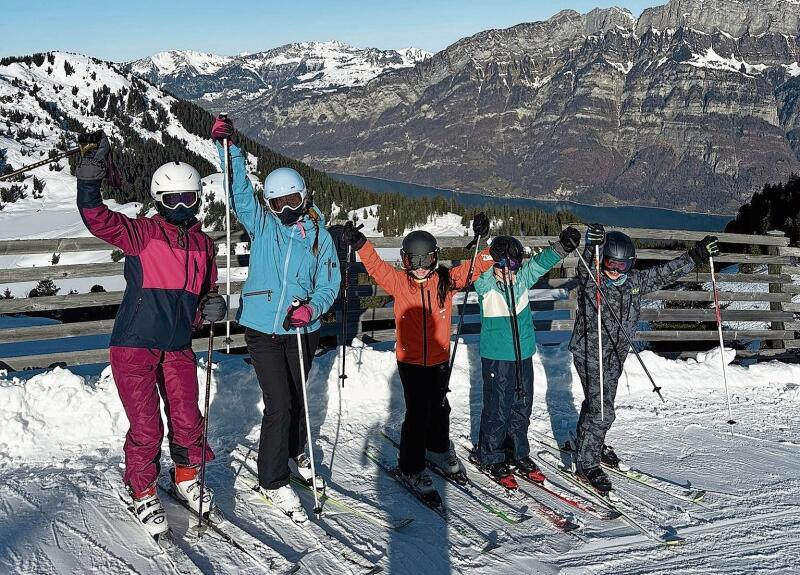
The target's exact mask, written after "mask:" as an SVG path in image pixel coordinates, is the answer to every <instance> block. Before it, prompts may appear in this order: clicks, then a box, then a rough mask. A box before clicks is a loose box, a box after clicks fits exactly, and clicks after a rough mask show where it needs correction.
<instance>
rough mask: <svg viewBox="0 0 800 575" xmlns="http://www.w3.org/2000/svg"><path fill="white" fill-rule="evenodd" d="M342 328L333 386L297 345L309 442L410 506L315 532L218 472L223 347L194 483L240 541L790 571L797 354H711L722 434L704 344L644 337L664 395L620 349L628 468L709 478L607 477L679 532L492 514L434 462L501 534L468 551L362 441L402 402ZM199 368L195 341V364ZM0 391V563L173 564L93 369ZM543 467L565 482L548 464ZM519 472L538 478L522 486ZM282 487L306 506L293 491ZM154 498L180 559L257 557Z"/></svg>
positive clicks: (337, 517) (517, 565)
mask: <svg viewBox="0 0 800 575" xmlns="http://www.w3.org/2000/svg"><path fill="white" fill-rule="evenodd" d="M356 345H357V346H358V347H354V348H351V349H350V350H349V352H348V357H347V361H348V363H347V371H348V376H349V377H348V379H347V381H346V387H345V388H344V389H342V388H341V387H339V385H338V379H337V375H338V359H337V355H336V354H335V353H327V354H323V355H321V356H319V357H318V358H317V359H316V361H315V367H314V370H313V371H312V374H311V377H310V381H309V395H310V401H311V418H312V427H313V433H314V437H315V454H316V456H317V457H318V458H319V459H318V461H320V460H321V462H322V463H321V473H322V474H323V475H324V476H325V477H326V480H327V481H328V482H329V485H330V489H331V491H330V493H331V495H333V496H334V497H335V496H337V494H341V495H342V496H344V497H347V498H348V501H354V502H355V503H353V504H354V505H355V506H359V505H360V506H361V507H360V508H361V509H362V510H364V511H367V512H369V511H370V510H371V507H370V506H369V503H370V502H372V504H373V505H374V504H375V502H376V501H379V503H378V506H379V507H380V508H381V510H382V511H383V512H384V513H385V514H386V515H387V516H388V517H393V518H403V517H411V518H413V519H414V521H413V523H411V524H410V525H408V526H406V527H403V528H401V529H399V530H395V531H392V530H389V529H388V528H384V527H380V526H377V525H376V524H374V523H371V522H367V521H365V520H363V519H362V518H360V517H358V516H356V515H352V514H349V513H345V512H341V511H340V510H338V509H335V508H333V507H331V506H330V505H329V506H327V507H326V508H325V513H324V514H323V519H322V521H323V523H324V524H325V526H326V529H327V531H328V532H329V533H331V534H332V536H333V537H334V538H335V541H332V540H330V539H328V537H327V536H326V535H319V534H318V533H317V532H315V531H314V530H311V529H305V530H304V529H303V528H299V527H296V526H294V525H293V524H291V523H289V522H288V520H286V519H284V518H283V517H282V516H280V515H279V514H277V512H276V511H275V509H274V508H271V507H270V506H268V505H265V504H264V503H263V502H261V500H260V498H259V497H258V496H257V495H256V494H255V493H252V492H251V491H250V490H249V486H251V485H252V478H251V477H250V476H248V475H247V473H246V472H245V473H242V474H241V476H240V477H239V479H238V480H237V479H236V476H237V466H236V464H235V462H234V460H233V459H232V458H231V457H230V455H229V454H230V453H231V451H232V450H233V448H234V447H235V446H236V445H237V444H243V445H246V446H250V447H254V446H256V445H257V443H258V431H259V423H260V417H261V410H262V409H263V404H262V403H261V394H260V391H259V389H258V385H257V382H256V380H255V376H254V373H253V371H252V368H251V367H250V366H249V365H248V364H247V363H245V362H244V361H242V360H241V358H236V357H230V358H228V357H225V356H224V355H220V356H218V357H220V358H221V361H220V362H219V363H217V364H215V368H214V372H213V381H212V403H211V419H210V438H211V441H212V445H213V447H214V449H215V451H216V453H217V459H216V460H215V461H213V462H212V463H211V464H210V465H209V471H208V477H209V479H208V481H209V484H210V485H211V486H212V487H213V488H215V491H216V494H217V498H218V503H219V505H220V508H221V509H222V511H223V513H224V514H225V515H226V517H227V518H228V519H229V520H231V522H232V523H233V524H234V525H235V526H236V527H238V528H240V529H242V530H243V531H244V532H246V533H247V534H249V540H248V541H244V542H245V543H247V544H248V545H251V544H255V543H254V539H253V538H255V539H257V540H259V541H260V542H261V543H263V544H264V545H267V546H268V547H271V548H273V549H275V550H276V551H277V552H278V553H280V554H281V555H283V556H285V557H286V558H288V559H289V560H290V561H292V562H299V564H300V572H301V573H316V574H320V575H340V574H342V573H363V572H364V569H363V568H361V567H359V566H358V565H356V564H354V563H352V562H351V561H349V560H348V559H347V558H345V557H344V555H348V556H351V558H356V559H358V561H361V562H362V563H365V562H374V563H376V564H377V565H378V566H380V567H382V568H383V569H384V572H386V573H397V574H405V573H413V574H416V573H426V574H427V573H470V574H472V573H478V574H482V573H486V574H489V573H492V574H495V573H545V574H549V573H565V574H579V573H589V574H600V573H614V574H624V575H628V574H631V575H632V574H638V573H648V574H650V573H656V574H668V573H678V572H680V573H690V574H700V575H706V574H712V573H713V574H715V573H726V574H739V573H741V574H745V573H748V574H751V573H780V574H783V573H786V574H789V573H794V572H796V565H797V563H798V561H800V547H798V545H797V543H798V539H800V536H798V535H797V533H798V531H799V530H800V514H798V513H797V512H796V510H797V508H798V505H800V473H798V471H800V459H799V457H800V433H799V432H798V426H797V420H798V415H797V413H798V404H800V391H799V389H800V388H798V386H797V385H796V384H795V383H794V381H796V380H797V379H798V375H800V368H798V367H797V366H793V365H786V364H781V363H778V362H771V363H766V364H757V365H753V366H750V367H741V366H730V367H729V370H730V371H729V376H728V378H729V385H730V388H731V401H732V403H733V405H732V408H733V413H734V416H735V418H736V420H737V422H738V423H737V424H736V425H735V429H734V435H731V433H730V431H729V428H728V426H727V425H726V424H725V423H724V422H725V420H726V419H727V411H726V406H725V394H724V391H723V390H722V384H721V381H720V377H719V375H720V374H719V355H718V350H712V352H709V353H707V354H705V355H703V354H701V356H699V358H698V360H697V361H671V360H666V359H663V358H660V357H658V356H655V355H654V354H651V353H650V352H644V353H643V356H644V360H645V361H646V362H647V364H648V366H649V367H650V369H651V371H652V372H653V375H654V377H655V378H656V380H657V381H658V382H659V384H660V385H663V386H664V394H665V397H666V399H667V403H666V404H661V403H657V402H656V400H655V398H654V396H653V394H652V392H651V391H650V386H649V383H648V382H647V380H646V378H645V377H644V375H643V373H642V372H641V368H640V367H639V366H638V364H634V363H630V362H629V363H628V364H627V365H626V372H625V374H624V376H623V378H622V379H621V381H620V387H619V391H618V394H617V405H618V408H617V420H616V422H615V425H614V427H613V428H612V431H611V433H610V435H609V439H610V441H611V442H612V443H613V444H614V445H615V446H616V448H617V452H618V453H620V454H621V455H622V456H623V457H624V458H625V459H626V461H628V462H629V463H630V464H631V465H632V466H633V467H634V468H637V469H641V470H643V471H646V472H650V473H652V474H654V475H656V476H659V477H661V478H664V479H665V480H668V481H673V482H676V483H679V484H680V485H682V486H684V487H687V488H688V487H693V488H703V489H707V490H708V494H707V495H706V498H705V500H704V501H703V503H702V505H696V504H694V503H690V502H687V501H683V500H678V499H676V498H674V497H672V496H670V495H667V494H663V493H660V492H657V491H655V490H653V489H650V488H648V487H644V486H641V485H639V484H637V483H634V482H632V481H629V480H627V479H624V478H621V477H616V476H612V479H613V480H614V482H615V486H616V488H617V489H618V490H619V492H620V494H621V495H623V496H624V497H626V499H628V500H630V501H631V503H632V505H633V507H634V511H633V514H634V516H635V518H636V519H637V520H638V521H639V522H641V523H642V524H643V525H645V526H646V527H647V528H648V529H650V530H652V531H653V532H655V533H661V532H665V531H672V530H674V531H676V532H677V533H678V535H681V536H683V537H685V538H686V541H685V542H684V543H683V544H682V545H681V546H678V547H667V546H664V545H662V544H659V543H657V542H655V541H653V540H652V539H649V538H647V537H645V536H643V535H642V534H641V533H640V532H638V531H635V530H633V529H632V528H631V527H630V526H628V525H627V524H626V523H624V522H623V521H621V520H614V521H601V520H598V519H594V518H591V517H589V516H588V515H583V514H580V513H578V514H577V515H575V516H576V518H578V519H579V520H580V521H581V522H582V523H583V528H582V529H581V530H579V531H577V532H575V533H574V534H566V533H562V532H559V531H556V530H554V529H553V528H552V526H550V525H549V524H548V523H547V522H545V521H544V520H542V519H541V518H540V517H539V516H538V515H537V514H536V513H535V512H534V511H533V506H534V505H535V504H534V502H533V500H532V499H529V498H526V497H522V496H520V495H517V496H513V497H510V498H508V500H507V503H508V505H510V506H514V507H517V508H522V510H523V511H525V510H527V513H528V514H530V515H531V516H532V517H531V518H529V519H527V520H526V521H524V522H523V523H520V524H510V523H506V522H504V521H502V520H501V519H499V518H497V517H495V516H494V515H491V514H489V513H486V512H484V511H483V510H481V509H480V507H479V506H478V505H477V504H476V503H475V502H474V501H473V500H470V499H469V498H468V497H467V496H466V495H464V494H463V493H461V492H460V491H458V490H457V489H455V488H453V487H452V486H451V485H448V484H446V483H444V482H443V481H441V480H440V479H439V478H435V482H436V484H437V485H438V486H439V488H440V490H441V491H442V494H443V498H444V500H445V502H446V504H447V505H448V506H449V507H450V508H451V510H452V511H453V512H454V513H456V514H458V515H459V516H460V517H461V518H462V519H463V520H465V521H464V522H466V523H469V524H470V525H472V526H473V527H474V528H475V529H477V531H479V532H480V533H482V534H483V535H484V536H485V537H486V538H487V539H489V540H492V541H495V542H496V543H498V544H500V548H499V549H498V550H495V551H493V552H489V553H483V554H481V553H480V549H479V548H478V546H477V545H475V544H474V543H473V542H472V541H470V539H469V538H468V536H469V535H470V532H469V531H467V532H465V534H466V535H467V536H465V535H464V534H461V533H459V532H457V531H456V530H455V529H454V528H452V527H451V526H448V525H447V524H445V523H444V522H443V521H442V520H441V518H440V517H439V516H437V515H436V514H435V513H433V512H432V511H431V510H429V509H427V508H425V507H424V506H422V505H421V504H420V503H419V502H418V501H417V500H416V499H414V498H413V497H412V496H410V495H409V494H408V493H407V492H406V491H405V490H404V489H403V488H402V487H401V486H400V485H399V484H397V483H396V482H395V481H394V480H393V479H392V478H390V477H388V476H387V475H386V474H385V473H383V472H382V471H380V470H379V469H378V467H377V466H375V465H374V464H373V463H371V462H370V461H369V460H367V459H366V458H365V456H364V455H363V450H364V447H365V446H366V444H367V443H368V442H369V443H371V444H373V445H375V446H376V447H378V448H379V449H381V450H383V451H384V452H385V453H387V454H391V456H392V457H393V456H394V455H393V454H394V453H395V451H394V448H393V447H391V446H390V445H389V444H388V443H387V442H386V441H385V440H382V439H381V437H380V433H379V432H380V430H382V429H387V430H388V431H389V433H391V434H394V435H397V434H398V433H399V427H400V423H401V422H402V414H403V408H404V405H403V399H402V390H401V388H400V384H399V379H398V376H397V373H396V364H395V361H394V355H393V352H392V351H391V350H390V349H388V348H386V347H385V346H384V347H380V346H379V347H376V348H374V349H373V348H370V347H366V346H362V345H361V344H360V343H359V342H356ZM539 351H540V353H539V354H537V356H536V358H535V361H534V367H535V381H536V389H535V397H534V411H533V417H532V426H533V428H534V429H536V430H537V431H539V432H542V433H546V434H548V435H552V434H555V436H556V437H557V438H558V439H559V441H563V440H564V439H566V438H568V437H569V433H570V431H571V430H572V429H574V425H575V421H576V419H577V410H578V407H579V400H580V397H581V391H580V384H579V382H578V379H577V377H576V375H575V374H574V372H573V371H572V370H571V369H568V368H569V367H570V366H571V357H570V355H569V353H568V352H567V351H566V350H565V349H563V348H561V347H558V346H554V347H549V346H547V347H540V350H539ZM477 353H478V350H477V346H476V345H475V344H474V343H472V342H470V341H469V340H468V341H467V342H466V343H465V345H463V346H459V357H458V362H457V364H456V367H455V369H454V373H453V381H452V384H451V388H452V392H451V393H450V395H449V398H450V401H451V403H452V408H453V411H452V415H451V436H452V437H453V438H454V439H456V440H457V438H458V437H460V436H465V435H470V436H472V437H473V438H474V437H475V436H476V433H477V429H478V418H479V415H480V412H479V409H480V404H481V381H480V364H479V361H478V356H477ZM730 355H731V354H730V352H729V353H727V354H726V359H728V356H730ZM203 370H204V365H203V362H202V361H201V365H200V366H198V375H200V376H202V375H203V373H204V371H203ZM201 381H203V380H202V379H201ZM201 397H202V394H201ZM340 400H341V401H340ZM0 405H2V406H4V407H2V408H0V410H2V420H3V422H4V423H3V426H2V427H0V572H9V573H45V572H46V573H57V574H61V573H63V574H66V573H77V572H90V571H94V572H104V573H105V572H113V573H154V574H155V573H172V572H173V570H172V566H171V564H170V563H169V562H168V561H167V560H166V558H165V557H164V556H163V554H162V553H161V552H160V549H159V548H158V547H157V546H156V545H155V543H153V542H152V541H151V540H150V539H149V538H148V537H147V535H145V534H144V532H143V531H142V530H141V528H140V527H139V526H138V525H137V524H136V523H135V522H134V521H133V519H132V518H131V517H130V515H129V514H128V512H127V510H125V509H124V507H123V506H122V505H121V503H120V502H119V499H118V497H117V495H116V493H115V492H114V491H113V490H112V489H111V488H110V486H109V476H111V477H114V476H116V477H119V476H120V468H119V466H120V462H121V461H122V451H121V448H122V441H123V434H124V432H125V430H126V429H127V420H126V419H125V415H124V412H123V411H122V409H121V406H120V405H119V402H118V400H117V398H116V389H115V386H114V382H113V378H112V377H111V374H110V370H108V369H106V370H105V371H103V373H98V374H97V375H95V376H93V377H89V378H88V379H84V378H81V377H78V376H76V375H73V374H72V373H70V372H69V371H67V370H63V369H55V370H53V371H50V372H48V373H45V374H40V375H36V376H33V377H28V378H26V379H19V378H15V379H10V380H9V379H6V380H0ZM165 447H166V446H165ZM531 448H532V451H533V452H534V453H536V452H538V451H540V450H541V449H543V448H542V447H541V446H540V444H539V443H537V442H536V441H535V440H534V438H533V437H531ZM166 453H167V451H166V449H165V450H164V454H165V455H164V460H163V467H164V468H167V467H168V466H169V461H168V458H167V456H166ZM549 476H550V478H551V479H552V480H553V482H554V483H556V484H557V485H559V486H561V487H562V488H564V489H570V486H569V485H568V484H566V483H564V482H563V480H561V479H560V478H559V477H557V476H556V474H555V473H550V474H549ZM483 485H484V486H486V485H488V484H483ZM528 491H530V492H531V493H533V494H534V495H539V493H538V490H536V489H535V488H534V489H528ZM300 495H301V499H302V500H303V502H304V505H306V507H307V509H308V510H310V508H311V506H312V505H313V498H312V496H311V494H310V493H308V492H301V493H300ZM498 495H499V496H500V497H503V495H502V494H499V493H498ZM163 499H164V501H165V504H166V506H167V512H168V516H169V519H170V524H171V525H172V527H173V529H174V530H175V532H176V535H177V536H178V539H179V545H180V547H181V548H182V549H183V550H184V551H185V552H186V553H187V554H188V555H189V557H191V558H192V560H193V561H194V562H195V563H196V564H197V566H198V572H203V573H247V574H249V573H264V572H266V570H265V568H264V567H263V565H259V564H257V563H256V562H255V561H254V560H253V559H252V558H250V557H248V556H247V555H245V554H244V553H242V552H240V551H238V550H236V549H234V548H233V547H231V546H230V545H228V544H226V543H224V542H222V541H220V540H219V539H218V538H216V537H213V536H212V535H211V534H209V535H207V536H205V537H203V538H202V539H200V540H197V539H195V538H194V537H193V536H192V535H191V533H190V532H189V531H188V529H189V525H190V521H191V522H192V523H193V520H192V519H190V518H189V517H188V515H187V514H186V512H185V510H183V508H181V507H179V506H177V505H174V504H172V503H171V502H170V500H169V499H168V498H167V497H166V496H163ZM542 500H543V501H546V502H549V501H551V500H550V499H548V498H543V499H542ZM559 509H560V510H561V511H564V512H572V511H574V509H572V508H568V507H565V508H561V507H559ZM337 542H338V543H337ZM326 548H327V549H326Z"/></svg>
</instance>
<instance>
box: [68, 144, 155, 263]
mask: <svg viewBox="0 0 800 575" xmlns="http://www.w3.org/2000/svg"><path fill="white" fill-rule="evenodd" d="M79 144H80V146H81V149H82V153H81V156H80V158H79V159H78V165H77V167H76V168H75V177H76V178H77V179H78V196H77V203H78V211H79V212H80V214H81V218H82V219H83V223H84V224H85V225H86V228H87V229H88V230H89V232H91V234H92V235H93V236H95V237H98V238H100V239H101V240H104V241H106V242H108V243H110V244H111V245H113V246H116V247H118V248H119V249H121V250H122V251H123V252H124V253H125V254H126V255H136V254H138V253H140V252H141V251H142V250H143V249H144V247H145V245H147V242H148V240H149V234H148V233H147V228H146V226H147V221H146V220H136V219H132V218H129V217H128V216H126V215H125V214H121V213H119V212H114V211H112V210H110V209H108V207H107V206H106V205H105V204H104V203H103V198H102V196H101V195H100V188H101V186H102V185H103V178H105V175H106V159H107V157H108V154H109V152H110V150H111V146H110V144H109V142H108V138H107V137H106V135H105V134H104V133H103V132H102V131H99V132H95V133H93V134H82V135H81V136H80V138H79Z"/></svg>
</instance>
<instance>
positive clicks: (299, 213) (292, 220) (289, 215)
mask: <svg viewBox="0 0 800 575" xmlns="http://www.w3.org/2000/svg"><path fill="white" fill-rule="evenodd" d="M305 213H306V206H301V207H299V208H297V209H294V210H291V209H288V210H283V211H282V212H281V213H279V214H275V215H276V216H278V219H279V220H280V221H281V223H282V224H283V225H284V226H293V225H294V224H296V223H297V220H299V219H300V218H301V217H303V214H305Z"/></svg>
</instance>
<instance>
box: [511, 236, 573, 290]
mask: <svg viewBox="0 0 800 575" xmlns="http://www.w3.org/2000/svg"><path fill="white" fill-rule="evenodd" d="M580 242H581V233H580V232H579V231H578V230H577V229H575V228H573V227H572V226H569V227H567V228H566V229H564V230H562V232H561V235H560V236H559V238H558V241H557V242H554V243H553V244H552V245H551V246H550V247H549V248H547V249H544V250H542V251H541V252H539V253H538V254H536V255H535V256H533V257H532V258H531V259H529V260H528V261H527V262H526V263H525V264H524V265H523V266H522V268H521V269H520V270H519V273H518V274H517V282H518V283H519V284H520V285H522V286H525V289H530V288H531V287H532V286H533V284H535V283H536V282H537V281H539V278H540V277H542V276H543V275H544V274H546V273H547V272H549V271H550V270H551V269H552V268H553V266H555V265H556V264H557V263H558V262H560V261H561V260H562V259H564V258H565V257H567V255H568V254H569V253H570V252H572V251H574V250H575V248H577V247H578V244H580Z"/></svg>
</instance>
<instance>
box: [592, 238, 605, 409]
mask: <svg viewBox="0 0 800 575" xmlns="http://www.w3.org/2000/svg"><path fill="white" fill-rule="evenodd" d="M594 267H595V272H596V275H597V280H596V281H595V283H596V284H597V299H596V301H597V358H598V364H599V366H600V421H605V419H606V417H605V398H604V396H603V313H602V308H601V305H602V304H601V303H600V244H597V245H596V246H594Z"/></svg>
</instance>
